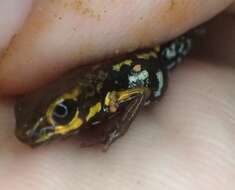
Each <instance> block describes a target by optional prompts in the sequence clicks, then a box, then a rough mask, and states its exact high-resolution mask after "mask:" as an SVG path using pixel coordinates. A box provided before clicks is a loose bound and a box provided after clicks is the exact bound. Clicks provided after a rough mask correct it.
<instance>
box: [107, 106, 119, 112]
mask: <svg viewBox="0 0 235 190" xmlns="http://www.w3.org/2000/svg"><path fill="white" fill-rule="evenodd" d="M117 109H118V106H116V105H111V106H110V107H109V111H110V112H111V113H114V112H116V111H117Z"/></svg>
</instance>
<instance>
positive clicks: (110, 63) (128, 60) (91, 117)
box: [15, 35, 191, 150]
mask: <svg viewBox="0 0 235 190" xmlns="http://www.w3.org/2000/svg"><path fill="white" fill-rule="evenodd" d="M190 49H191V38H190V37H188V36H187V35H183V36H180V37H178V38H176V39H175V40H172V41H170V42H168V43H166V44H163V45H162V46H157V47H154V48H150V49H142V50H137V51H135V52H132V53H129V54H125V55H122V56H119V57H115V58H111V59H107V60H104V61H102V62H99V63H96V64H93V65H85V66H79V67H77V68H76V69H72V70H71V71H69V72H67V73H65V74H64V75H63V76H62V77H61V78H60V79H58V80H57V81H55V82H52V83H51V84H49V85H47V86H46V87H44V88H42V89H39V90H37V91H34V92H32V93H30V94H27V95H24V96H23V97H19V99H18V100H17V102H16V105H15V117H16V136H17V137H18V139H19V140H21V141H22V142H24V143H26V144H28V145H30V146H33V147H34V146H36V145H41V144H43V143H45V142H48V141H50V140H52V139H57V138H61V137H68V136H71V135H77V134H80V133H82V132H83V131H93V130H96V129H98V128H100V126H104V125H105V127H104V129H103V131H102V134H101V135H100V137H99V138H98V137H97V141H99V142H100V143H101V144H104V149H106V150H107V149H108V147H109V146H110V145H111V144H112V143H113V142H114V141H115V140H117V139H118V138H120V137H121V136H122V135H124V134H125V133H126V132H127V130H128V128H129V126H130V124H131V123H132V121H133V120H134V119H135V117H136V115H137V113H138V112H139V111H140V110H141V109H142V107H144V106H145V105H147V104H149V103H151V102H154V101H155V100H159V99H160V98H161V97H162V95H163V94H164V92H165V90H166V88H167V81H168V71H169V70H170V69H172V68H174V67H175V65H176V64H177V63H179V62H181V61H182V59H183V58H184V57H185V56H186V55H187V54H188V53H189V51H190Z"/></svg>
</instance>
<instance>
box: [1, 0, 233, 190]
mask: <svg viewBox="0 0 235 190" xmlns="http://www.w3.org/2000/svg"><path fill="white" fill-rule="evenodd" d="M8 2H9V1H8ZM22 2H23V1H22ZM55 2H56V4H55ZM65 2H70V3H71V2H77V3H75V4H72V7H73V8H75V9H73V8H72V7H71V6H70V3H69V4H64V3H65ZM79 2H81V1H65V0H64V1H63V0H61V1H59V0H58V1H57V0H55V1H49V0H42V1H38V2H35V3H36V4H35V6H34V8H33V12H32V14H31V16H30V17H29V18H28V19H27V22H26V24H25V25H24V27H23V29H22V31H21V32H20V33H19V35H18V36H17V37H16V38H15V39H14V40H13V41H12V43H11V44H10V46H9V48H8V51H6V52H5V54H4V56H3V58H2V61H1V64H0V86H1V88H0V92H1V93H2V94H18V93H23V92H25V91H28V90H30V89H32V88H34V87H37V86H38V85H42V84H44V83H46V82H47V81H48V80H50V79H52V78H54V77H56V76H58V75H59V74H60V73H62V72H63V71H65V70H67V69H69V68H71V67H72V66H74V65H75V64H81V63H85V62H90V61H92V60H95V59H99V58H101V57H103V56H107V55H111V54H112V53H114V52H115V51H120V52H124V51H127V50H129V49H135V48H139V47H142V46H145V45H149V44H152V43H154V42H155V43H157V42H161V41H164V40H167V39H168V38H172V37H175V36H176V35H178V34H180V33H182V32H184V31H185V30H187V29H189V28H191V27H192V26H195V25H197V24H198V23H201V22H202V21H205V20H206V19H208V18H210V17H212V16H214V15H215V13H218V12H220V11H221V10H223V9H224V8H225V7H226V6H227V5H228V4H229V3H230V2H231V1H222V0H221V1H219V0H218V1H215V0H213V1H212V0H211V1H207V2H206V3H205V2H203V1H200V0H197V1H196V0H194V1H193V0H192V1H180V0H179V1H172V2H175V3H173V4H170V1H167V2H166V1H164V2H161V1H149V2H143V1H139V2H138V3H135V4H134V3H133V2H132V1H128V4H129V3H130V5H127V4H126V3H120V2H118V1H89V2H90V3H91V6H92V7H93V8H91V9H87V6H88V7H90V6H89V5H87V4H86V5H84V4H83V5H82V6H80V3H79ZM82 2H86V1H82ZM87 2H88V1H87ZM89 2H88V4H89ZM135 2H136V1H135ZM24 3H25V7H27V4H28V3H30V2H29V1H25V2H24ZM24 3H23V4H24ZM107 3H109V4H107ZM23 4H21V5H22V6H23ZM197 4H198V6H197ZM60 5H63V6H61V7H60ZM170 5H171V6H170ZM200 5H201V6H200ZM74 6H75V7H74ZM103 6H105V10H106V11H104V9H103ZM25 7H24V8H22V12H24V11H23V10H25V11H26V9H25ZM94 7H95V8H96V7H97V10H96V9H94ZM67 9H68V10H67ZM92 10H93V11H92ZM128 10H132V11H130V12H128ZM22 12H21V13H19V16H20V15H22V14H23V13H22ZM194 13H197V14H194ZM127 15H128V16H127ZM192 15H193V16H192ZM194 15H198V17H197V16H194ZM23 16H24V15H22V17H23ZM17 17H18V16H17ZM20 20H21V19H20V17H18V20H17V21H16V22H17V23H19V22H20ZM111 21H112V22H111ZM153 23H156V25H154V26H153ZM17 25H18V26H19V25H20V24H17ZM17 25H16V26H17ZM233 26H234V21H233V19H231V17H223V18H222V17H220V18H218V19H217V20H216V21H214V22H213V23H212V24H210V25H209V34H210V35H207V38H205V39H204V41H203V44H202V45H201V46H202V48H201V50H200V51H199V52H198V53H197V56H195V57H192V58H188V59H187V60H186V61H185V62H184V63H183V64H182V65H180V66H179V67H178V68H176V69H175V70H174V71H173V72H172V74H171V76H170V81H169V82H170V86H169V89H168V91H167V93H166V96H165V97H164V98H163V99H162V100H161V102H160V103H159V104H157V105H155V106H154V108H153V109H148V108H147V109H145V110H144V111H143V112H142V113H140V114H139V116H138V117H137V119H136V121H134V123H133V124H132V126H131V129H130V130H129V131H128V133H127V134H126V135H125V136H124V137H123V138H121V139H120V140H118V141H117V142H116V143H115V144H113V145H112V147H111V148H110V150H109V151H108V152H107V153H105V154H104V153H102V152H100V151H97V150H95V149H80V148H79V147H78V143H76V139H71V140H68V141H66V142H55V143H52V144H50V145H48V146H42V147H40V148H38V149H34V150H32V149H30V148H28V147H27V146H25V145H23V144H21V143H20V142H18V141H17V140H16V138H15V137H14V134H13V129H14V116H13V110H12V106H13V104H12V102H11V101H10V100H6V99H2V101H1V103H0V123H1V133H0V155H1V157H0V169H1V170H0V184H1V187H2V188H3V189H16V188H17V189H32V188H34V189H53V188H54V189H62V190H64V189H75V188H77V189H145V188H146V189H190V190H191V189H192V190H193V189H205V190H209V189H234V186H235V184H234V182H233V178H234V176H235V173H234V171H233V170H234V167H233V166H234V164H235V151H234V148H233V145H234V143H235V142H234V139H235V138H234V132H235V131H234V129H233V125H234V111H235V110H234V109H235V108H234V107H235V106H234V104H235V101H234V95H235V90H234V88H233V84H234V81H235V75H234V72H235V70H234V65H232V64H231V63H232V62H233V60H234V56H235V54H234V49H235V48H234V44H235V43H234V42H235V41H234V38H233V39H232V37H233V35H232V34H233V33H234V31H235V29H234V27H233ZM12 28H14V29H15V28H17V27H12ZM12 28H11V29H9V31H10V30H11V31H12V30H13V29H12ZM221 28H224V29H226V28H227V30H223V32H222V29H221ZM4 29H5V30H6V31H4V30H3V31H1V32H2V33H4V32H6V34H5V35H6V36H7V34H8V35H9V33H10V32H9V31H7V28H4ZM12 34H13V33H12ZM9 36H10V35H9ZM2 40H3V41H2V43H0V44H4V43H5V44H7V42H6V41H5V40H6V37H4V39H3V38H2ZM0 42H1V38H0ZM217 45H218V47H216V46H217ZM0 47H4V45H2V46H0ZM29 79H30V80H29Z"/></svg>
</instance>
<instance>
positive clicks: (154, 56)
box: [137, 51, 157, 60]
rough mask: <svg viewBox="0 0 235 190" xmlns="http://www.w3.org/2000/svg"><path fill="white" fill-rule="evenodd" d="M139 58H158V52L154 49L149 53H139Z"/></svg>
mask: <svg viewBox="0 0 235 190" xmlns="http://www.w3.org/2000/svg"><path fill="white" fill-rule="evenodd" d="M137 58H138V59H145V60H148V59H150V58H157V54H156V52H154V51H150V52H148V53H141V54H137Z"/></svg>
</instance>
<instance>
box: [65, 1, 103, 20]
mask: <svg viewBox="0 0 235 190" xmlns="http://www.w3.org/2000/svg"><path fill="white" fill-rule="evenodd" d="M63 7H64V9H67V10H69V11H71V10H73V11H75V12H77V13H79V14H81V15H85V16H88V17H93V18H95V19H97V20H100V18H101V15H100V14H99V13H98V12H97V11H95V10H94V8H92V6H91V3H90V2H89V0H72V1H71V2H67V1H66V2H64V5H63Z"/></svg>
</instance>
